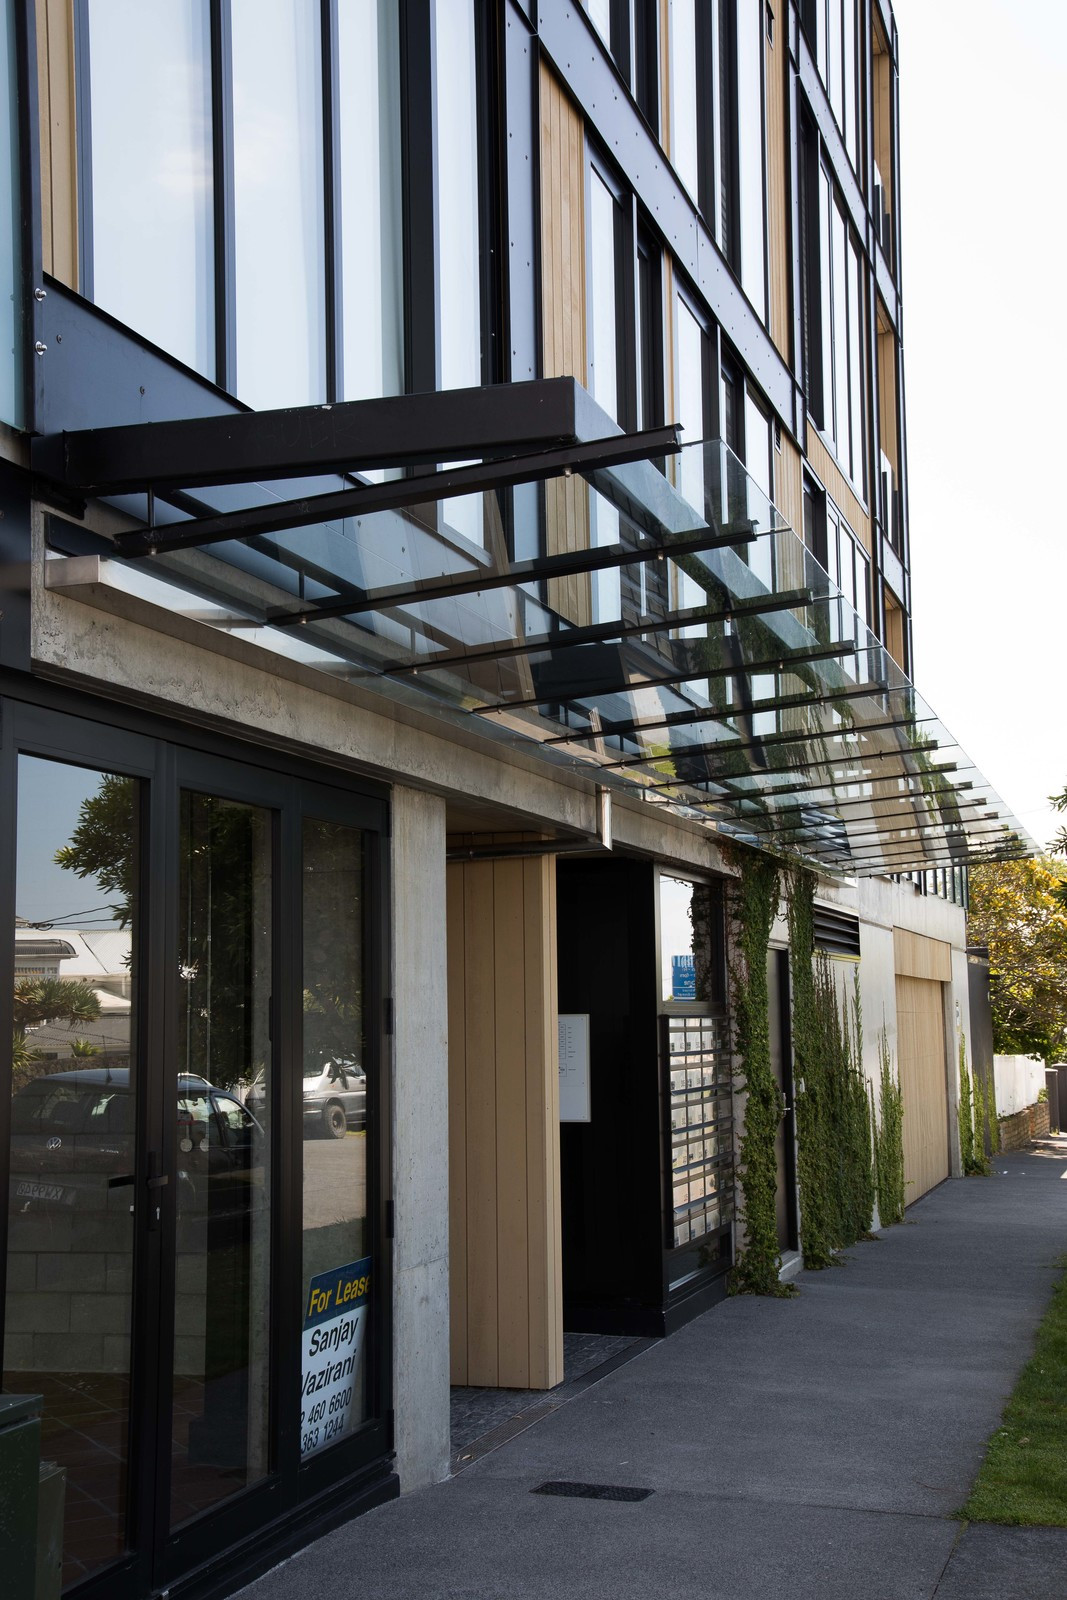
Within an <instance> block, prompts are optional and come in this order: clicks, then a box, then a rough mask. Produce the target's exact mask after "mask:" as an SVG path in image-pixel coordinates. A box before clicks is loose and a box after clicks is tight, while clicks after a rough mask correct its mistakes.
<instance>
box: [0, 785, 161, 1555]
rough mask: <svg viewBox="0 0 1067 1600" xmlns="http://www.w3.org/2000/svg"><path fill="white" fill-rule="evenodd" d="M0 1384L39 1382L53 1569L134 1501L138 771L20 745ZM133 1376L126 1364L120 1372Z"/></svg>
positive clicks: (125, 1536)
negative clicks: (59, 1496)
mask: <svg viewBox="0 0 1067 1600" xmlns="http://www.w3.org/2000/svg"><path fill="white" fill-rule="evenodd" d="M10 775H11V776H13V778H14V789H15V795H14V798H15V802H16V807H17V810H16V816H17V824H16V831H15V837H14V844H15V868H14V887H15V930H14V983H13V1002H14V1016H13V1029H12V1036H13V1045H12V1072H11V1101H10V1134H9V1138H10V1167H9V1178H8V1218H7V1274H6V1305H5V1342H4V1380H3V1381H4V1387H5V1388H6V1389H8V1390H11V1391H15V1392H21V1393H30V1394H39V1395H40V1396H41V1397H42V1399H43V1402H44V1405H43V1428H42V1434H43V1437H42V1453H43V1456H44V1459H46V1460H50V1461H54V1462H56V1463H57V1465H58V1467H59V1468H60V1470H61V1472H62V1474H63V1489H64V1561H63V1581H64V1584H65V1585H72V1584H74V1583H77V1582H80V1581H82V1580H85V1579H87V1578H90V1577H91V1576H92V1575H93V1574H95V1573H97V1572H99V1571H100V1570H102V1569H105V1568H107V1567H109V1566H111V1565H112V1564H113V1563H115V1562H116V1561H119V1560H121V1559H122V1558H123V1556H124V1555H125V1553H126V1551H127V1549H128V1548H129V1530H130V1528H131V1527H132V1526H133V1524H134V1523H135V1522H136V1520H137V1518H138V1516H139V1515H140V1514H141V1513H142V1511H143V1505H142V1504H139V1502H138V1494H137V1486H138V1483H139V1474H138V1463H137V1460H136V1458H135V1455H134V1453H133V1451H132V1440H133V1434H134V1431H135V1430H134V1426H133V1423H134V1414H135V1410H136V1404H137V1398H138V1397H137V1395H136V1394H135V1373H134V1368H135V1365H138V1364H137V1363H136V1361H135V1322H136V1319H135V1314H134V1307H135V1300H134V1289H135V1282H137V1281H138V1279H139V1274H138V1273H137V1271H136V1257H137V1245H138V1235H139V1232H140V1230H141V1227H142V1226H143V1217H142V1216H141V1215H139V1213H140V1212H141V1211H142V1209H143V1207H144V1206H145V1205H146V1204H147V1203H148V1200H149V1197H148V1195H147V1193H146V1192H145V1190H144V1188H143V1184H142V1183H140V1182H139V1181H138V1177H139V1166H140V1165H141V1163H140V1162H139V1157H138V1147H139V1144H141V1143H142V1142H143V1141H142V1140H139V1138H138V1129H139V1128H142V1127H143V1126H144V1118H145V1106H144V1096H143V1075H144V1051H143V1048H142V1035H141V1030H140V1027H139V1022H140V1019H139V1016H138V1007H139V994H140V976H141V952H142V948H143V944H142V938H141V933H142V928H141V895H140V880H141V872H140V845H141V837H140V836H141V833H142V816H143V801H144V780H143V779H140V778H136V777H132V776H130V775H128V774H124V773H121V772H116V771H109V770H106V769H101V768H98V767H87V766H78V765H74V764H71V763H64V762H59V761H55V760H50V759H45V758H43V757H41V756H37V755H31V754H25V753H23V754H20V755H19V756H18V758H17V763H16V765H15V768H14V772H13V774H10ZM140 1376H141V1374H140V1371H138V1373H137V1378H138V1379H139V1378H140Z"/></svg>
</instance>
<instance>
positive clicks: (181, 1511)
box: [2, 708, 388, 1600]
mask: <svg viewBox="0 0 1067 1600" xmlns="http://www.w3.org/2000/svg"><path fill="white" fill-rule="evenodd" d="M5 709H6V708H5ZM5 720H6V724H7V726H8V727H9V728H11V729H12V730H13V732H14V740H13V742H12V743H11V744H9V745H8V746H7V747H6V748H5V752H4V766H3V773H4V778H5V780H6V782H5V800H6V801H8V802H9V803H11V805H12V811H13V815H14V819H15V826H14V829H13V830H12V832H13V852H12V867H13V870H12V872H11V874H10V881H11V883H12V884H13V890H14V905H13V907H12V906H10V905H8V906H7V907H5V916H6V917H7V919H8V925H10V923H11V922H12V921H13V922H14V938H13V942H12V944H11V945H9V949H13V963H12V965H13V970H14V985H13V990H12V989H11V988H9V989H8V993H9V994H10V993H13V996H14V1014H13V1023H14V1028H13V1033H14V1051H13V1060H12V1083H11V1098H10V1110H11V1117H10V1138H9V1141H5V1143H6V1144H7V1145H8V1146H9V1148H8V1149H7V1150H5V1151H3V1152H2V1157H6V1158H9V1161H10V1169H9V1181H8V1184H7V1192H8V1215H7V1228H6V1294H5V1300H4V1310H5V1316H4V1324H3V1334H4V1387H5V1388H7V1389H9V1390H12V1391H15V1392H22V1393H31V1394H40V1395H41V1396H43V1400H44V1406H43V1451H44V1454H45V1456H46V1457H47V1458H48V1459H51V1460H55V1461H56V1462H58V1464H59V1465H60V1467H61V1468H62V1469H63V1471H64V1495H65V1516H64V1544H63V1555H64V1568H63V1581H64V1587H65V1588H66V1589H77V1591H78V1593H79V1595H85V1596H87V1597H88V1596H93V1597H95V1596H97V1595H100V1596H104V1595H106V1596H108V1597H109V1600H110V1597H113V1596H114V1597H122V1596H129V1597H130V1600H134V1597H137V1596H141V1595H145V1594H148V1593H151V1592H153V1591H155V1590H157V1589H159V1588H164V1587H166V1586H167V1585H169V1584H170V1583H173V1582H175V1581H177V1580H178V1579H180V1578H182V1577H183V1576H185V1575H187V1574H189V1573H190V1572H192V1571H193V1570H195V1569H196V1568H197V1567H199V1566H201V1565H202V1564H203V1563H205V1562H207V1561H211V1560H213V1559H215V1558H217V1557H218V1555H219V1554H220V1552H227V1551H236V1550H239V1549H240V1547H241V1545H242V1544H246V1545H249V1546H254V1545H255V1544H256V1543H257V1542H262V1539H263V1536H264V1533H265V1532H269V1531H271V1530H274V1529H275V1528H276V1525H277V1524H278V1523H279V1519H284V1518H285V1517H286V1515H293V1514H295V1513H296V1512H297V1511H298V1510H299V1511H300V1512H301V1514H303V1515H306V1514H308V1507H309V1506H314V1504H315V1503H316V1500H317V1499H319V1498H321V1497H322V1496H323V1495H324V1493H326V1492H327V1491H328V1490H329V1489H330V1488H331V1486H336V1485H337V1484H339V1483H342V1482H350V1481H351V1479H352V1476H353V1474H356V1473H361V1474H366V1471H367V1468H368V1464H369V1463H372V1462H374V1461H379V1462H381V1461H382V1460H383V1458H384V1456H385V1453H386V1450H387V1446H388V1438H387V1429H386V1420H385V1419H386V1416H387V1408H388V1389H387V1383H386V1375H385V1369H384V1364H383V1361H382V1350H383V1345H384V1338H385V1334H386V1333H387V1319H386V1311H385V1307H386V1305H387V1304H388V1292H387V1289H385V1286H384V1283H382V1282H379V1280H380V1279H383V1278H384V1274H385V1270H386V1262H385V1257H384V1248H383V1236H384V1228H383V1218H382V1215H381V1207H380V1205H379V1202H378V1196H379V1195H380V1193H381V1187H382V1162H381V1151H380V1148H379V1144H378V1139H377V1132H378V1128H379V1119H378V1116H377V1106H378V1100H379V1089H380V1077H381V1074H380V1070H379V1055H378V1031H379V1030H378V1027H377V1019H378V1017H379V1015H380V1009H379V1008H380V979H379V965H380V959H379V956H380V945H381V939H380V936H379V928H378V926H377V915H378V911H377V908H378V906H379V904H380V896H379V877H380V871H381V861H380V850H381V837H382V821H383V817H384V806H383V805H382V803H381V802H380V801H377V800H374V799H370V798H368V797H365V796H362V795H360V794H357V793H355V792H353V793H347V792H345V791H342V790H335V789H333V788H332V787H323V786H320V785H318V784H316V783H314V782H312V781H309V780H305V779H301V778H298V777H296V776H293V775H291V774H287V773H284V772H276V771H272V770H267V769H259V768H256V767H252V766H250V765H246V764H242V763H238V762H234V761H231V760H229V759H225V758H222V757H220V756H217V755H212V754H207V753H204V752H200V751H196V750H189V749H182V748H177V747H175V746H173V745H171V744H166V743H163V742H162V741H158V740H154V739H148V738H143V737H141V736H139V735H134V734H130V735H128V736H127V735H124V734H121V733H114V732H111V731H109V730H106V729H103V728H101V727H100V726H98V725H95V724H91V723H82V722H79V721H74V720H73V719H69V718H65V717H52V716H49V715H48V714H47V713H41V712H34V713H32V714H26V715H24V714H20V710H19V709H18V708H14V709H13V710H12V715H11V716H10V717H9V718H6V719H5ZM322 1352H326V1354H325V1355H324V1354H323V1353H322ZM383 1470H384V1469H383ZM349 1492H351V1490H350V1491H349ZM379 1497H380V1496H379ZM237 1564H238V1566H239V1562H238V1563H237Z"/></svg>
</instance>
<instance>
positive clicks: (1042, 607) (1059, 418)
mask: <svg viewBox="0 0 1067 1600" xmlns="http://www.w3.org/2000/svg"><path fill="white" fill-rule="evenodd" d="M893 9H894V13H895V15H896V19H897V26H898V29H899V33H900V95H901V108H900V133H901V185H902V194H901V215H902V221H903V241H902V242H903V251H904V262H903V305H904V370H905V397H906V404H907V427H908V462H909V469H910V512H911V541H912V605H913V618H914V629H915V660H914V677H915V682H916V686H917V687H918V689H919V692H920V694H921V695H922V696H923V697H924V698H925V699H926V700H928V701H929V703H930V704H931V705H932V706H933V709H934V711H935V712H936V713H937V715H938V716H939V717H940V718H942V720H943V721H944V722H945V724H946V725H947V726H948V728H950V729H951V731H952V733H953V734H954V735H955V737H956V738H957V739H958V740H959V741H960V743H961V744H962V745H963V748H964V749H965V750H966V751H967V753H968V755H970V756H971V757H972V759H973V760H974V761H975V763H976V764H977V766H978V767H979V769H980V770H981V771H982V772H983V773H984V774H985V776H986V777H987V778H988V780H989V782H990V783H991V784H992V786H993V788H994V789H995V790H996V791H997V793H998V794H999V795H1000V796H1001V798H1002V799H1003V800H1004V801H1005V802H1006V804H1007V805H1008V807H1009V808H1010V809H1011V810H1012V811H1013V812H1014V813H1015V815H1016V817H1017V818H1018V819H1019V821H1020V822H1021V823H1022V825H1023V827H1024V828H1026V829H1028V831H1029V832H1030V833H1031V834H1032V835H1033V837H1034V838H1035V839H1036V840H1037V841H1038V843H1039V844H1044V843H1045V842H1047V840H1048V838H1049V837H1050V835H1051V834H1052V833H1053V831H1054V830H1055V828H1056V827H1057V826H1058V825H1059V823H1060V822H1062V821H1064V820H1067V819H1062V818H1060V819H1058V818H1057V817H1056V815H1055V813H1054V812H1053V811H1052V810H1051V808H1050V807H1049V806H1048V804H1047V797H1048V795H1050V794H1052V793H1053V792H1058V791H1059V790H1061V789H1062V788H1063V787H1064V786H1065V785H1067V705H1065V695H1064V687H1065V684H1067V507H1065V504H1064V501H1065V494H1064V488H1065V480H1067V473H1065V470H1064V469H1065V468H1067V438H1065V430H1067V415H1065V407H1064V405H1063V399H1064V388H1065V385H1067V340H1065V335H1064V327H1065V310H1067V254H1065V243H1067V236H1065V225H1064V213H1065V209H1067V193H1065V185H1064V181H1063V170H1064V166H1065V164H1067V5H1064V4H1063V0H1014V3H1013V0H972V3H971V4H969V5H967V6H960V5H956V4H950V3H949V0H895V3H894V7H893Z"/></svg>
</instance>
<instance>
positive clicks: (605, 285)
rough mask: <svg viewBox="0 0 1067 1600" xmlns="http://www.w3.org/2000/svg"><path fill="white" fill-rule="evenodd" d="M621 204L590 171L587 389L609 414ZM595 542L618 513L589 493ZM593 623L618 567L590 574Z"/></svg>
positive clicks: (615, 365)
mask: <svg viewBox="0 0 1067 1600" xmlns="http://www.w3.org/2000/svg"><path fill="white" fill-rule="evenodd" d="M619 223H620V217H619V207H618V205H617V203H616V200H615V196H614V195H613V194H612V192H611V190H610V189H609V188H608V186H607V184H606V183H605V182H604V180H603V178H602V177H601V176H600V174H599V173H598V172H597V170H596V168H595V167H593V168H591V169H590V174H589V274H590V283H589V294H588V296H587V297H586V298H587V304H588V306H589V390H590V393H591V394H592V396H593V399H594V400H595V401H596V403H597V405H599V406H603V408H604V410H605V411H606V412H607V413H608V415H609V416H610V417H612V418H616V419H617V418H618V416H619V349H618V319H619V299H618V278H617V272H618V259H619ZM589 503H590V516H591V521H592V536H593V538H592V542H593V544H594V545H606V544H617V543H618V539H619V513H618V511H617V509H616V508H615V507H614V506H613V505H612V504H611V503H610V502H609V501H607V500H605V499H603V498H602V496H600V495H598V494H591V495H590V497H589ZM592 592H593V621H594V622H607V621H609V620H611V619H612V618H615V617H618V616H619V615H620V614H621V608H622V587H621V577H620V573H619V570H618V569H617V568H615V569H608V570H607V571H605V572H597V573H594V574H593V581H592Z"/></svg>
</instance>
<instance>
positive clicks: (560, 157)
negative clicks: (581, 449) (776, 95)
mask: <svg viewBox="0 0 1067 1600" xmlns="http://www.w3.org/2000/svg"><path fill="white" fill-rule="evenodd" d="M541 264H542V272H541V285H542V322H543V325H544V334H543V341H544V344H543V355H544V373H545V377H546V378H561V377H573V378H577V379H578V381H579V383H582V384H584V383H585V381H586V377H587V355H586V315H585V137H584V132H583V126H582V119H581V116H580V114H579V113H578V111H577V110H576V109H575V107H574V106H573V105H572V104H571V101H570V100H569V99H568V97H567V95H566V94H565V92H564V90H563V88H562V86H561V84H560V83H559V81H558V80H557V79H556V77H555V76H554V75H553V73H552V72H551V71H550V70H549V68H548V66H547V65H545V64H544V63H542V66H541ZM545 516H546V535H547V538H546V544H547V549H548V553H549V554H550V555H559V554H563V553H565V552H567V551H571V550H575V549H586V548H587V547H588V545H589V507H588V491H587V488H586V484H585V481H584V479H582V478H581V477H574V478H569V479H563V480H560V479H556V480H553V481H552V482H550V483H548V484H547V485H546V488H545ZM591 597H592V589H591V585H590V582H589V579H588V578H587V577H580V576H576V577H572V578H559V579H553V580H552V582H551V583H550V584H549V596H548V598H549V604H550V605H551V606H553V607H554V609H555V610H557V611H558V612H559V613H560V615H561V616H563V617H565V618H566V619H567V620H568V621H570V622H573V623H576V624H579V625H581V624H583V623H588V622H590V621H591V620H592V598H591Z"/></svg>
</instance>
